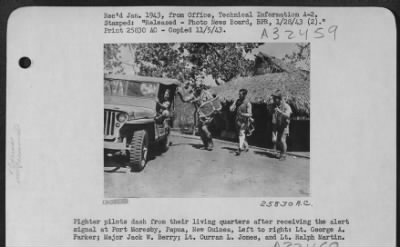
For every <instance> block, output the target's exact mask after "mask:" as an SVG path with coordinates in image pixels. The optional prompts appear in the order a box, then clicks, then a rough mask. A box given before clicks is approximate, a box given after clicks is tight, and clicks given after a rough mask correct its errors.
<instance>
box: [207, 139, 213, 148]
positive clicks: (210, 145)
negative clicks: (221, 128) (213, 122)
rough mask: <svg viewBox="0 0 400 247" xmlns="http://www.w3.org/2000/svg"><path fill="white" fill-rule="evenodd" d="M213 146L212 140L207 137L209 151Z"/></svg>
mask: <svg viewBox="0 0 400 247" xmlns="http://www.w3.org/2000/svg"><path fill="white" fill-rule="evenodd" d="M213 148H214V142H213V140H212V138H208V150H209V151H211V150H213Z"/></svg>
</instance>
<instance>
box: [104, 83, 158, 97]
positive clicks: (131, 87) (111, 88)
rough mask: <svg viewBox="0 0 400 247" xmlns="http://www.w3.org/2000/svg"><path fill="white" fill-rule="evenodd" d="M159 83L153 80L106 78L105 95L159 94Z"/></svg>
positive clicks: (136, 95) (141, 95)
mask: <svg viewBox="0 0 400 247" xmlns="http://www.w3.org/2000/svg"><path fill="white" fill-rule="evenodd" d="M157 86H158V85H157V84H156V83H153V82H140V81H127V80H110V79H105V80H104V96H125V97H146V98H155V97H156V96H157Z"/></svg>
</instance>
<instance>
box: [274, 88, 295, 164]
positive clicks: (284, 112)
mask: <svg viewBox="0 0 400 247" xmlns="http://www.w3.org/2000/svg"><path fill="white" fill-rule="evenodd" d="M272 98H273V101H274V102H273V108H274V109H273V113H272V143H273V145H274V150H276V148H277V145H278V148H279V149H280V155H279V157H278V158H279V160H285V159H286V150H287V144H286V138H287V136H288V135H289V123H290V115H291V114H292V109H291V108H290V106H289V105H288V104H287V103H286V102H285V101H284V100H283V99H282V93H281V92H280V91H279V90H277V91H276V92H275V93H274V94H272Z"/></svg>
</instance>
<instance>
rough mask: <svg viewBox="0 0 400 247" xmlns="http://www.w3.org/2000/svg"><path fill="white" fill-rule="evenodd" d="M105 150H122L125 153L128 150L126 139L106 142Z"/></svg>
mask: <svg viewBox="0 0 400 247" xmlns="http://www.w3.org/2000/svg"><path fill="white" fill-rule="evenodd" d="M104 149H111V150H121V151H125V150H127V149H128V147H127V145H126V138H124V139H123V140H122V142H120V141H104Z"/></svg>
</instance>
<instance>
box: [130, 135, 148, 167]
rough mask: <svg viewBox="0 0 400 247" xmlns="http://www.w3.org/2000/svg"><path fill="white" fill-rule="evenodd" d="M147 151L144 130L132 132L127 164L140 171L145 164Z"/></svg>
mask: <svg viewBox="0 0 400 247" xmlns="http://www.w3.org/2000/svg"><path fill="white" fill-rule="evenodd" d="M148 151H149V138H148V135H147V132H146V131H145V130H137V131H135V132H134V133H133V137H132V141H131V145H130V148H129V164H130V167H131V169H132V170H135V171H141V170H143V168H144V167H145V166H146V162H147V155H148Z"/></svg>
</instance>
